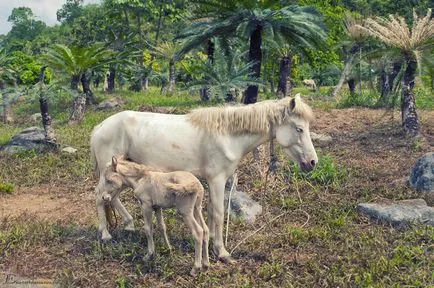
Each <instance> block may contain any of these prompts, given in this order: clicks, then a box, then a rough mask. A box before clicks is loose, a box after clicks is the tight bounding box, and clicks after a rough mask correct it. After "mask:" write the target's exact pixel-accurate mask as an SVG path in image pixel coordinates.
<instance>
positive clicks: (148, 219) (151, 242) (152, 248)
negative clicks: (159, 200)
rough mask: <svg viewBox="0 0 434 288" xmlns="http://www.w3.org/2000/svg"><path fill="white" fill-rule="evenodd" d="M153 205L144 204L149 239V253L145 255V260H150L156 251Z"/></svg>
mask: <svg viewBox="0 0 434 288" xmlns="http://www.w3.org/2000/svg"><path fill="white" fill-rule="evenodd" d="M152 211H153V210H152V207H151V206H149V205H146V204H142V212H143V221H144V222H145V225H144V228H145V235H146V239H147V240H148V254H146V255H145V257H144V259H143V260H145V261H147V260H149V259H150V258H151V257H152V256H153V255H154V252H155V245H154V237H153V235H152Z"/></svg>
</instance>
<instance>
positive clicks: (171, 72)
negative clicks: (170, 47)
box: [169, 59, 175, 93]
mask: <svg viewBox="0 0 434 288" xmlns="http://www.w3.org/2000/svg"><path fill="white" fill-rule="evenodd" d="M174 90H175V61H174V60H173V59H170V61H169V93H173V91H174Z"/></svg>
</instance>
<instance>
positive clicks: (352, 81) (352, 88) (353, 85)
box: [347, 78, 356, 95]
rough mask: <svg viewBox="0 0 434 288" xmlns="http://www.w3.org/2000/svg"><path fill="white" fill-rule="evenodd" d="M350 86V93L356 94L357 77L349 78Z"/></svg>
mask: <svg viewBox="0 0 434 288" xmlns="http://www.w3.org/2000/svg"><path fill="white" fill-rule="evenodd" d="M347 83H348V88H349V89H350V95H354V94H355V93H356V80H355V79H352V78H351V79H348V81H347Z"/></svg>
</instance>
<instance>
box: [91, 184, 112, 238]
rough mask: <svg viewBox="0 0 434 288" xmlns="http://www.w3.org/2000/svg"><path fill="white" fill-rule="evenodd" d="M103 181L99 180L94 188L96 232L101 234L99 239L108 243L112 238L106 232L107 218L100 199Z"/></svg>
mask: <svg viewBox="0 0 434 288" xmlns="http://www.w3.org/2000/svg"><path fill="white" fill-rule="evenodd" d="M104 183H105V182H104V180H103V179H100V181H99V183H98V185H97V186H96V188H95V195H96V199H95V200H96V201H95V204H96V211H97V213H98V222H99V223H98V231H99V232H100V233H101V239H102V240H104V241H108V240H110V239H112V236H111V235H110V233H109V232H108V230H107V218H106V215H105V210H104V204H105V203H104V202H105V201H104V199H103V198H102V196H103V193H104V186H105V185H104Z"/></svg>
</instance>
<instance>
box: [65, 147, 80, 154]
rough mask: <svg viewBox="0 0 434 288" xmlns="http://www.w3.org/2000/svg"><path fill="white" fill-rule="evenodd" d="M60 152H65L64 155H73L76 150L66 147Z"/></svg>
mask: <svg viewBox="0 0 434 288" xmlns="http://www.w3.org/2000/svg"><path fill="white" fill-rule="evenodd" d="M62 152H66V153H69V154H74V153H75V152H77V149H75V148H72V147H70V146H68V147H65V148H63V149H62Z"/></svg>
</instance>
